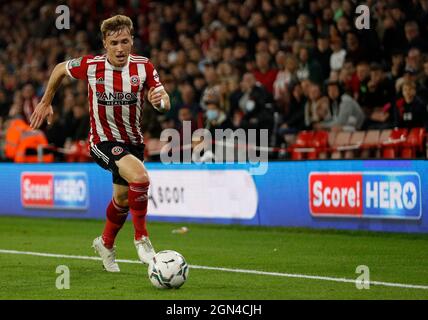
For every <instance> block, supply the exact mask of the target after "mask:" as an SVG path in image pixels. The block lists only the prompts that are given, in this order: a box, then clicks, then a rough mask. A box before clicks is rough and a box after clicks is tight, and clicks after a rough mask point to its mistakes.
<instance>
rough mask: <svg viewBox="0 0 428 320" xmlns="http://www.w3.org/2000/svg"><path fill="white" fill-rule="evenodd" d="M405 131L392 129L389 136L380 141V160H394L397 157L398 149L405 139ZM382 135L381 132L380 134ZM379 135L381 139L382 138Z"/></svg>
mask: <svg viewBox="0 0 428 320" xmlns="http://www.w3.org/2000/svg"><path fill="white" fill-rule="evenodd" d="M407 132H408V131H407V129H405V128H394V129H393V130H390V134H389V136H388V138H387V139H385V140H382V141H381V143H382V158H384V159H395V158H397V156H398V152H399V149H400V147H401V146H402V145H403V143H404V142H405V141H406V139H407ZM382 135H383V132H382ZM382 135H381V137H382Z"/></svg>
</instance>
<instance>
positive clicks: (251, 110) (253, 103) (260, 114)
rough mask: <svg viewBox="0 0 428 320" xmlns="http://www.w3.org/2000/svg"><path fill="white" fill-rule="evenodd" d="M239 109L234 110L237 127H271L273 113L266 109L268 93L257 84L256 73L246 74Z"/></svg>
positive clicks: (241, 89)
mask: <svg viewBox="0 0 428 320" xmlns="http://www.w3.org/2000/svg"><path fill="white" fill-rule="evenodd" d="M239 95H240V98H239V101H238V106H237V109H235V110H234V112H233V117H234V118H233V123H234V125H235V127H238V128H239V127H240V128H244V129H271V127H272V123H273V119H272V114H271V113H270V111H269V110H267V109H266V102H267V98H266V97H267V95H268V93H267V92H266V90H265V89H264V87H262V86H260V85H259V84H257V81H256V78H255V76H254V74H252V73H250V72H247V73H246V74H244V76H243V78H242V81H241V88H240V90H239Z"/></svg>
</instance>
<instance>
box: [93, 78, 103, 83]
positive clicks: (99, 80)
mask: <svg viewBox="0 0 428 320" xmlns="http://www.w3.org/2000/svg"><path fill="white" fill-rule="evenodd" d="M95 82H96V84H104V78H103V77H100V78H98V79H97V81H95Z"/></svg>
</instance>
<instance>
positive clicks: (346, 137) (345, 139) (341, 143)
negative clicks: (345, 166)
mask: <svg viewBox="0 0 428 320" xmlns="http://www.w3.org/2000/svg"><path fill="white" fill-rule="evenodd" d="M351 134H352V133H351V132H349V131H341V132H339V133H338V134H337V135H336V139H335V140H334V144H333V145H332V153H331V159H342V158H343V156H342V151H343V150H344V149H346V146H349V142H350V140H351Z"/></svg>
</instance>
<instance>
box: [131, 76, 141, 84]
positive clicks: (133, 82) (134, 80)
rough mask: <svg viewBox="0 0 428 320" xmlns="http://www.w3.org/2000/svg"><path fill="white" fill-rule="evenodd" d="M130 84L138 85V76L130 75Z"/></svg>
mask: <svg viewBox="0 0 428 320" xmlns="http://www.w3.org/2000/svg"><path fill="white" fill-rule="evenodd" d="M130 82H131V86H139V85H140V77H139V76H132V77H131V79H130Z"/></svg>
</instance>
